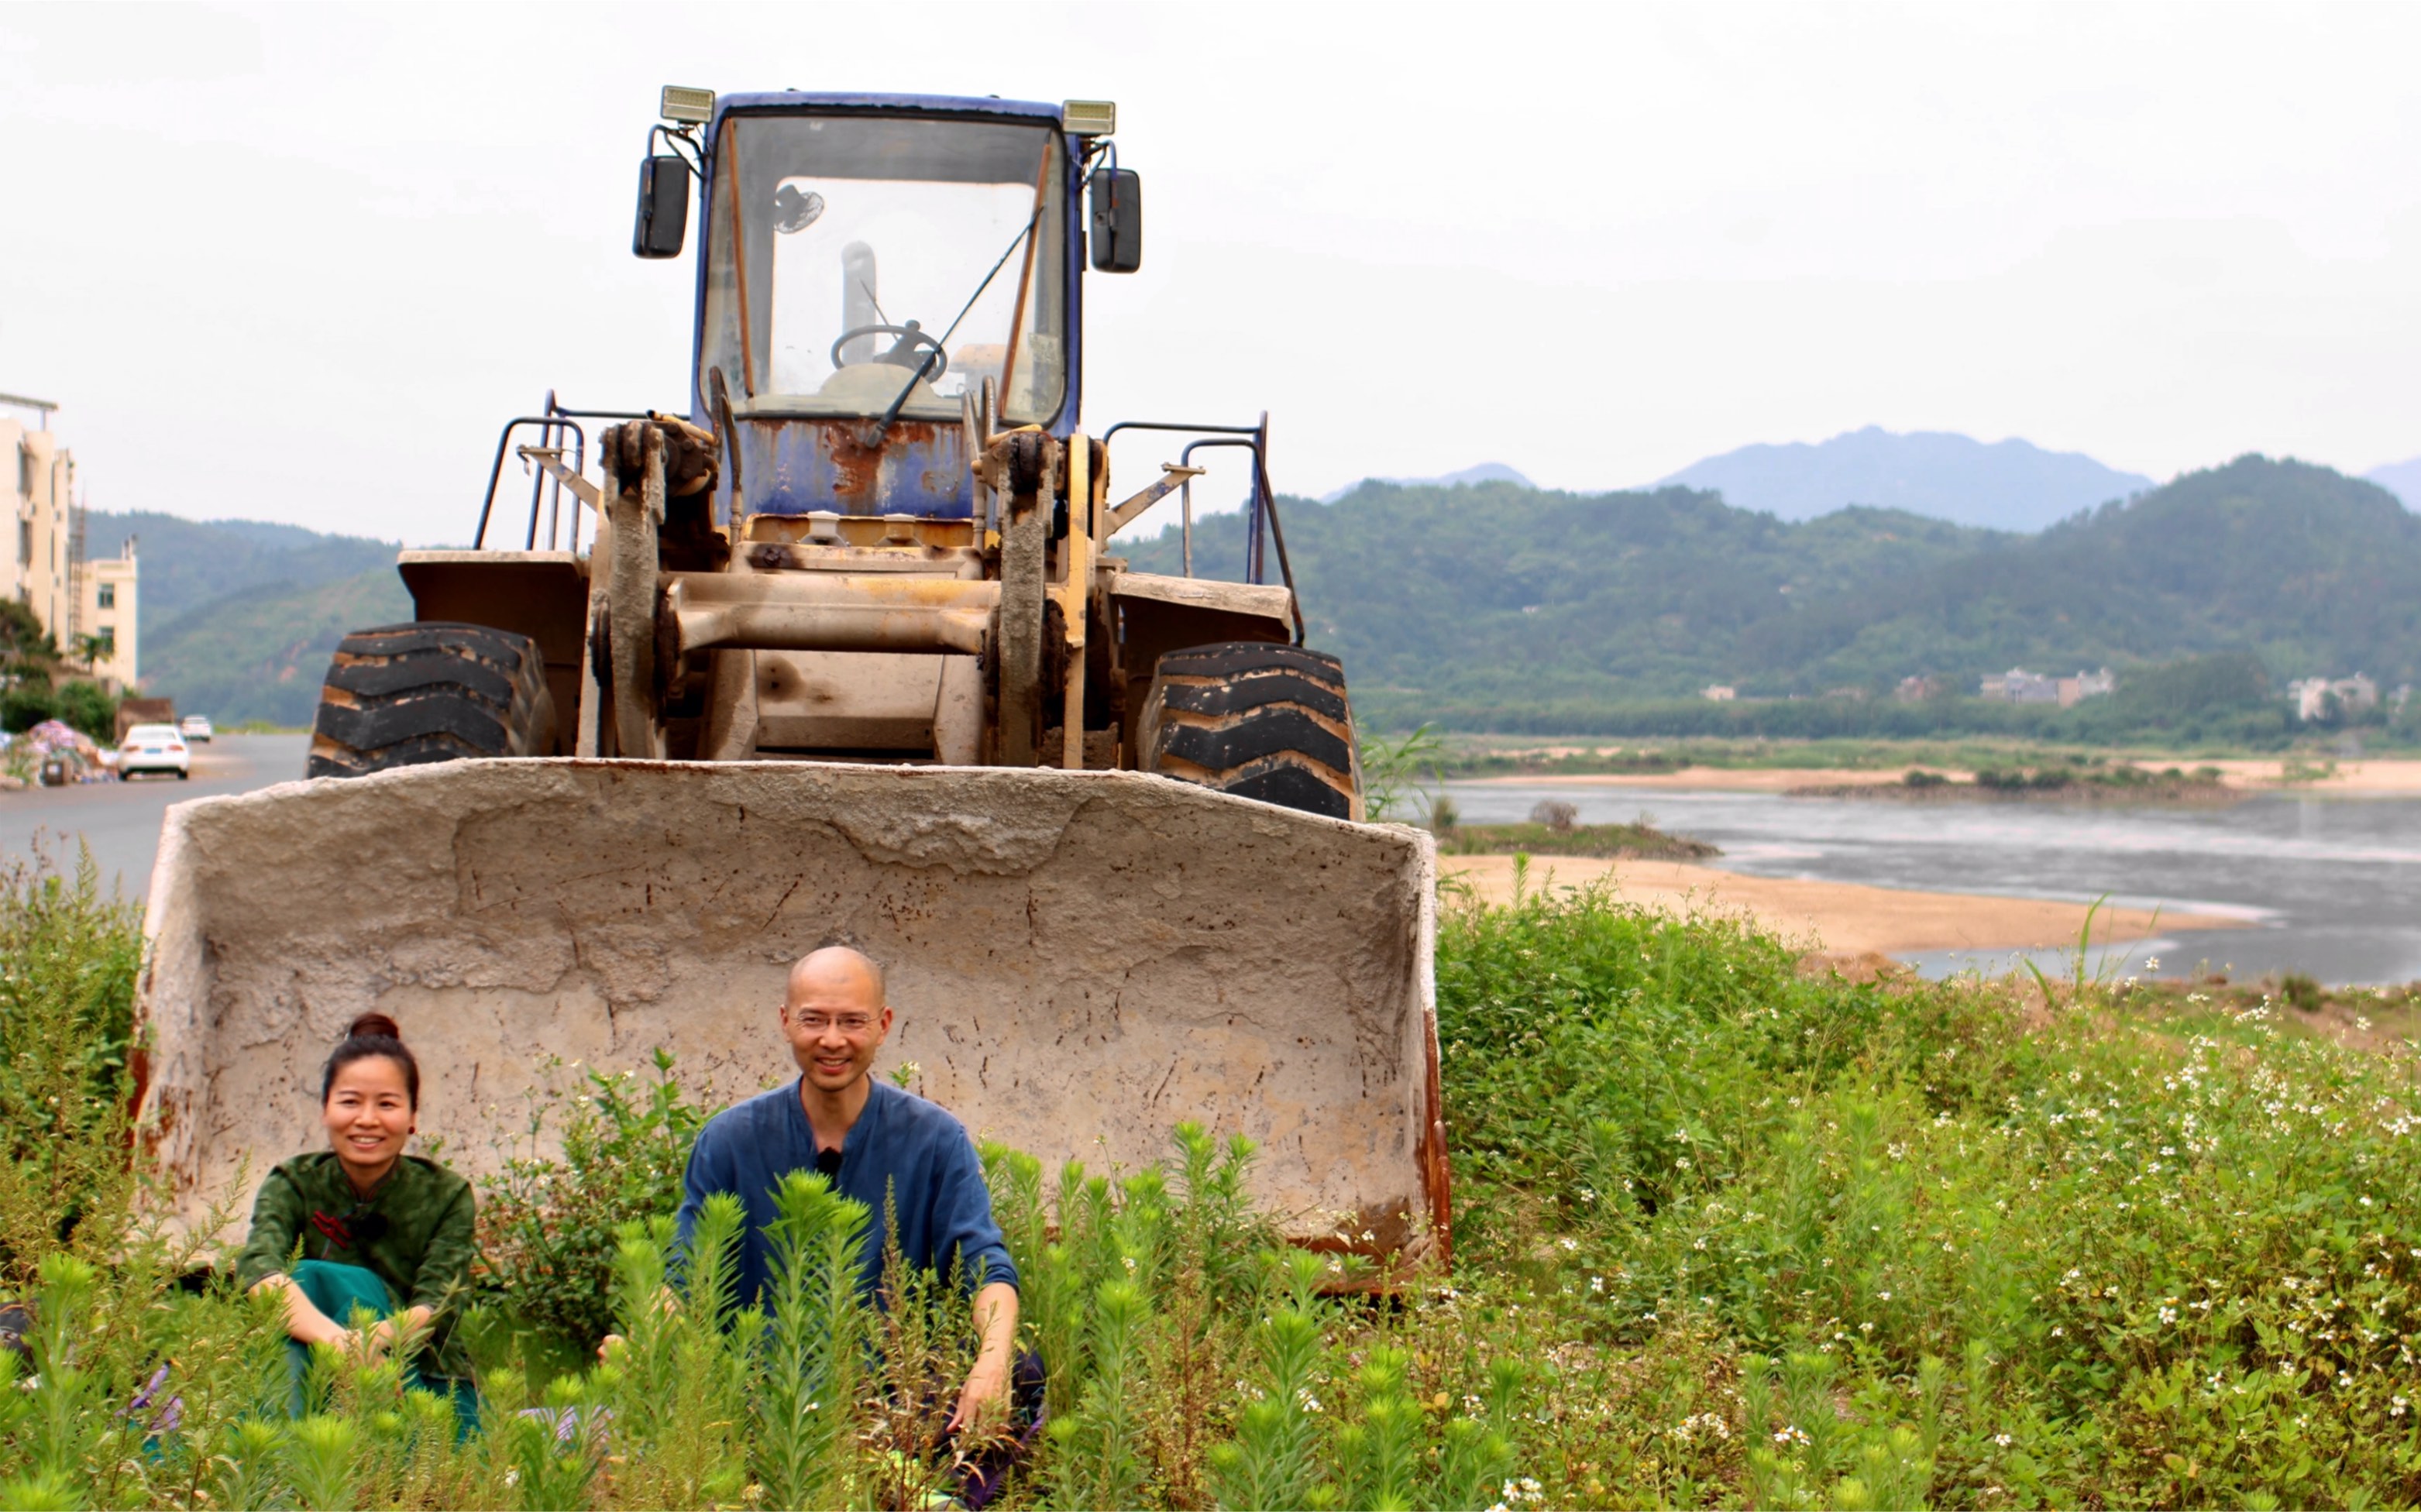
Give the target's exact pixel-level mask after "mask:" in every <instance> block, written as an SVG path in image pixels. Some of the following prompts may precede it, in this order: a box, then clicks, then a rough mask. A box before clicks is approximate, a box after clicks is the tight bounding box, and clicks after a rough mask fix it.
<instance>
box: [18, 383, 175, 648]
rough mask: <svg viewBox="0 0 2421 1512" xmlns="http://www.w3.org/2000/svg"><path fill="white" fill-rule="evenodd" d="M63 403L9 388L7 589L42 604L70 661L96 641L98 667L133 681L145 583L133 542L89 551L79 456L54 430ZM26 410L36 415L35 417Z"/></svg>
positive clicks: (39, 614)
mask: <svg viewBox="0 0 2421 1512" xmlns="http://www.w3.org/2000/svg"><path fill="white" fill-rule="evenodd" d="M56 408H57V406H56V405H54V404H52V403H50V402H49V401H47V400H43V399H29V398H23V397H18V396H16V395H11V394H0V490H6V491H7V492H6V493H5V494H0V498H6V499H7V501H8V510H7V513H6V527H7V537H6V538H0V595H6V596H7V597H8V598H11V599H14V600H17V601H18V602H19V603H22V604H23V605H25V606H26V607H27V608H29V609H31V610H33V612H34V618H35V619H36V620H37V621H38V622H39V624H40V625H41V627H42V629H44V630H45V631H49V632H50V636H51V638H52V639H53V640H54V641H55V642H57V643H58V647H59V649H60V650H61V651H62V652H64V653H66V654H67V656H68V657H69V658H70V661H74V662H81V660H82V657H81V656H80V654H79V647H82V646H83V645H84V644H85V643H84V642H83V641H82V640H80V639H79V637H83V636H87V635H88V636H91V637H92V638H93V642H94V645H93V657H92V672H93V675H94V676H95V677H97V678H101V679H102V681H103V682H107V683H112V684H115V685H117V687H120V688H132V687H133V686H134V685H135V682H136V679H137V678H139V677H140V676H141V670H140V669H141V662H140V650H141V647H139V645H138V644H137V637H136V631H135V610H136V608H137V606H138V603H139V597H138V596H139V592H140V582H139V576H138V573H137V571H136V563H135V556H134V542H133V541H132V540H129V541H127V542H126V543H125V544H124V546H123V548H122V549H121V551H120V553H119V554H118V555H117V556H115V557H105V558H102V559H100V560H94V559H91V558H89V557H87V555H86V552H85V541H84V510H83V508H82V507H79V506H78V505H77V504H76V502H75V497H76V490H75V458H74V457H73V456H72V455H71V454H70V452H69V451H68V449H67V447H65V446H64V445H62V444H60V443H59V438H58V435H57V433H56V432H55V431H54V430H52V429H51V428H50V419H51V414H52V412H53V411H55V409H56ZM22 415H31V416H32V417H33V424H31V425H30V426H29V425H28V424H26V422H25V420H24V419H23V418H21V416H22Z"/></svg>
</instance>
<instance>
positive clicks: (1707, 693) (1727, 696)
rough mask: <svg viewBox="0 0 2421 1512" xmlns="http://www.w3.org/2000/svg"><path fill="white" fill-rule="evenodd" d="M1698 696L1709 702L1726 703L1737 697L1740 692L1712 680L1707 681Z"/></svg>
mask: <svg viewBox="0 0 2421 1512" xmlns="http://www.w3.org/2000/svg"><path fill="white" fill-rule="evenodd" d="M1698 696H1699V697H1701V698H1704V699H1706V700H1707V701H1708V702H1710V703H1717V704H1727V703H1730V702H1731V701H1732V700H1733V699H1735V698H1737V697H1739V696H1740V694H1739V693H1738V691H1736V690H1734V689H1732V688H1728V687H1726V686H1725V685H1724V684H1722V683H1720V682H1712V683H1709V684H1708V685H1707V686H1706V688H1705V689H1703V690H1702V691H1701V692H1700V693H1699V694H1698Z"/></svg>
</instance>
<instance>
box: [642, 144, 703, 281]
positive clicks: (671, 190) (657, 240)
mask: <svg viewBox="0 0 2421 1512" xmlns="http://www.w3.org/2000/svg"><path fill="white" fill-rule="evenodd" d="M688 237H689V164H686V163H684V162H682V161H681V160H680V159H679V158H677V157H672V156H669V155H664V154H659V155H658V156H655V157H650V158H642V159H640V160H639V219H638V223H637V224H636V225H635V226H633V227H632V228H631V256H633V257H679V256H680V250H681V243H682V242H684V241H686V240H687V239H688Z"/></svg>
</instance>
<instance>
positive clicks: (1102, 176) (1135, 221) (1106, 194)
mask: <svg viewBox="0 0 2421 1512" xmlns="http://www.w3.org/2000/svg"><path fill="white" fill-rule="evenodd" d="M1092 190H1093V235H1092V243H1093V267H1094V268H1095V270H1096V271H1098V272H1101V273H1132V272H1134V271H1135V270H1136V269H1137V268H1140V267H1142V266H1143V175H1141V174H1139V173H1137V172H1135V171H1134V170H1133V169H1132V168H1097V169H1095V170H1094V171H1093V179H1092Z"/></svg>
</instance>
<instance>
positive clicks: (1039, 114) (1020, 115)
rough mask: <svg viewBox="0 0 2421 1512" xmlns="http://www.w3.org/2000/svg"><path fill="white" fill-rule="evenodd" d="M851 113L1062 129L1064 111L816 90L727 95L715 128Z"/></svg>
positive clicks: (963, 98)
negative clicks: (730, 121)
mask: <svg viewBox="0 0 2421 1512" xmlns="http://www.w3.org/2000/svg"><path fill="white" fill-rule="evenodd" d="M734 111H740V112H754V113H768V112H779V111H797V112H800V113H802V114H804V113H807V112H811V111H851V112H865V113H868V114H876V115H880V114H882V113H884V112H889V111H897V112H898V113H899V114H901V115H914V116H971V117H978V118H986V117H988V118H990V119H992V120H1022V121H1032V122H1034V123H1036V124H1037V125H1040V124H1043V123H1046V122H1047V123H1048V124H1050V125H1054V126H1056V125H1058V124H1059V123H1060V118H1061V117H1060V107H1059V106H1057V105H1053V104H1045V103H1044V102H1042V101H1039V100H1001V99H997V98H994V97H992V96H990V95H985V96H981V97H977V96H971V95H873V94H861V93H852V92H846V91H843V92H835V91H829V90H815V89H780V90H774V91H772V92H770V93H760V94H745V95H724V96H721V97H719V98H718V99H717V100H716V101H715V102H714V126H716V127H720V126H721V125H722V124H723V117H725V116H726V115H728V114H730V113H732V112H734Z"/></svg>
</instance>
